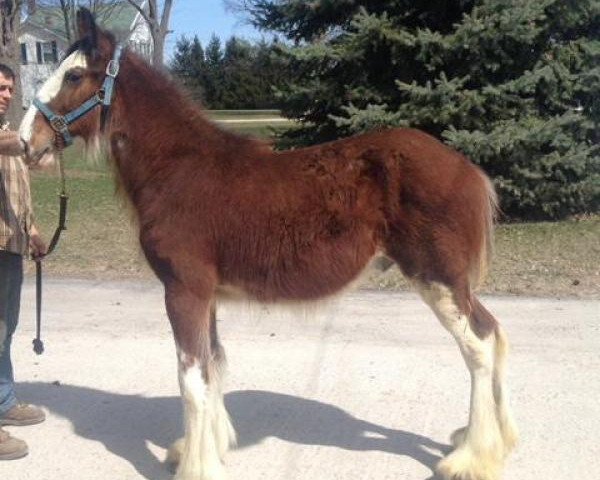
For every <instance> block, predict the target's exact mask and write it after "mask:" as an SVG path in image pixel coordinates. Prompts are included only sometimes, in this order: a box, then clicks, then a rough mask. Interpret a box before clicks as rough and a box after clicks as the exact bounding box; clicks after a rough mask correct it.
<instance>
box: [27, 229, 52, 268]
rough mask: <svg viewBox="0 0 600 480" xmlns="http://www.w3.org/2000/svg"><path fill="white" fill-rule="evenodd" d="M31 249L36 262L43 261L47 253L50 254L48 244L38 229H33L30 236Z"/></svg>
mask: <svg viewBox="0 0 600 480" xmlns="http://www.w3.org/2000/svg"><path fill="white" fill-rule="evenodd" d="M29 248H30V250H31V256H32V257H33V259H34V260H41V259H42V258H43V257H44V255H46V253H48V247H47V246H46V242H44V239H43V238H42V237H41V235H40V233H39V232H38V230H37V228H35V227H32V228H31V233H30V235H29Z"/></svg>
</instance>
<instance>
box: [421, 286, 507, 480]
mask: <svg viewBox="0 0 600 480" xmlns="http://www.w3.org/2000/svg"><path fill="white" fill-rule="evenodd" d="M465 284H466V282H465ZM418 287H419V293H420V294H421V296H422V297H423V299H424V300H425V302H426V303H427V304H428V305H429V306H430V307H431V308H432V309H433V311H434V312H435V314H436V315H437V317H438V318H439V319H440V321H441V323H442V324H443V325H444V327H445V328H446V329H447V330H448V331H449V332H450V333H451V334H452V336H453V337H454V338H455V339H456V341H457V343H458V346H459V348H460V351H461V353H462V355H463V358H464V360H465V362H466V364H467V367H468V369H469V372H470V374H471V405H470V414H469V422H468V425H467V427H466V428H465V429H463V430H459V431H458V432H456V433H455V435H454V441H455V443H456V449H455V450H454V451H453V452H452V453H451V454H450V455H449V456H447V457H446V458H444V459H443V460H442V461H441V462H440V463H439V464H438V467H437V469H438V472H439V473H440V474H441V475H442V477H443V478H444V479H451V480H496V479H498V478H499V475H500V469H501V466H502V462H503V459H504V456H505V454H506V453H508V450H509V449H510V448H511V447H512V446H513V445H514V443H515V441H516V430H515V429H514V424H513V422H512V418H511V416H510V412H509V410H508V405H507V402H506V397H505V393H504V388H503V364H504V357H505V355H506V341H505V338H504V334H503V333H502V331H501V329H500V326H499V324H498V322H497V321H496V320H495V319H494V317H492V316H491V314H489V312H487V311H486V310H485V309H483V307H482V306H481V304H480V303H479V301H478V300H477V299H475V298H474V297H473V296H472V295H470V293H469V289H468V287H465V288H451V287H448V286H446V285H443V284H442V283H437V282H430V283H419V284H418Z"/></svg>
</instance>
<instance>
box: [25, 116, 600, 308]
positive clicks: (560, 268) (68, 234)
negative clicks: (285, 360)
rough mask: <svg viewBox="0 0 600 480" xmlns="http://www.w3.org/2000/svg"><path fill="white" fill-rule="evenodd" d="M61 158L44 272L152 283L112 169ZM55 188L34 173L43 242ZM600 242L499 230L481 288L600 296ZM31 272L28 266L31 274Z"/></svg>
mask: <svg viewBox="0 0 600 480" xmlns="http://www.w3.org/2000/svg"><path fill="white" fill-rule="evenodd" d="M262 128H263V127H262V126H261V127H256V128H255V129H254V130H253V129H250V130H249V131H248V130H245V129H242V130H241V131H242V133H246V134H248V133H253V134H258V135H261V136H268V135H270V133H271V131H270V130H268V129H267V130H263V129H262ZM236 130H238V129H237V127H236ZM238 131H239V130H238ZM65 157H66V158H65V163H66V165H67V177H68V179H67V188H68V191H69V194H70V201H69V210H68V216H67V231H65V232H63V236H62V238H61V242H60V244H59V246H58V247H57V249H56V251H55V252H54V253H53V254H52V255H51V256H50V257H49V258H48V259H47V260H46V270H45V271H46V273H47V274H49V275H54V276H72V277H82V278H107V279H108V278H111V279H114V278H149V277H150V276H151V275H152V274H151V272H150V271H149V269H148V267H147V266H146V264H145V261H144V259H143V255H142V254H141V252H140V249H139V247H138V245H137V239H136V231H135V226H134V224H135V222H134V221H133V215H132V214H131V212H130V210H129V207H128V206H127V205H126V204H125V202H124V201H122V200H121V199H120V198H119V197H117V196H116V195H115V187H114V182H113V178H112V172H111V171H110V168H108V167H107V166H106V164H105V163H103V162H100V163H98V164H88V163H86V162H84V161H83V160H82V159H81V156H80V154H79V152H78V151H77V149H76V148H75V147H72V148H71V150H69V151H67V152H66V156H65ZM59 189H60V181H59V178H58V176H57V175H56V174H48V173H41V172H39V173H38V172H33V174H32V190H33V196H34V203H35V210H36V218H37V222H38V224H39V226H40V228H41V229H42V231H43V233H44V235H45V237H46V238H47V239H48V240H49V239H50V237H51V235H52V233H53V231H54V228H55V227H56V224H57V221H58V220H57V218H58V192H59ZM599 239H600V217H598V216H594V217H586V218H581V219H574V220H569V221H563V222H556V223H549V222H541V223H524V224H504V225H500V226H499V227H498V228H497V231H496V242H495V243H496V252H495V257H494V261H493V263H492V265H491V268H490V275H489V277H488V280H487V281H486V283H485V284H484V285H483V287H482V290H483V291H484V292H490V293H505V294H522V295H549V296H575V297H587V298H590V297H595V298H600V242H599ZM31 270H32V267H31V265H30V266H29V267H28V273H30V272H31ZM367 286H369V287H372V288H381V289H403V288H406V287H407V285H406V283H405V282H404V280H403V279H402V276H401V275H400V273H399V272H398V271H397V270H396V269H391V270H390V271H388V272H385V273H384V274H379V273H378V274H373V275H372V276H371V277H370V278H369V279H368V281H367Z"/></svg>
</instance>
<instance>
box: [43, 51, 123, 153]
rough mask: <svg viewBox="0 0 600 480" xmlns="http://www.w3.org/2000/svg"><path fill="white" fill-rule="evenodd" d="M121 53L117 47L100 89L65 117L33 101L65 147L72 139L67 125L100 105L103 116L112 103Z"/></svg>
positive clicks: (45, 105)
mask: <svg viewBox="0 0 600 480" xmlns="http://www.w3.org/2000/svg"><path fill="white" fill-rule="evenodd" d="M122 51H123V47H122V46H121V45H117V47H116V48H115V52H114V54H113V58H112V60H111V61H110V62H108V65H107V66H106V77H104V82H103V83H102V87H101V88H100V90H98V91H97V92H96V93H95V94H94V95H93V96H92V97H91V98H90V99H89V100H87V101H85V102H84V103H82V104H81V105H80V106H79V107H77V108H76V109H75V110H72V111H70V112H69V113H67V114H65V115H57V114H56V113H54V112H53V111H52V110H51V109H50V107H49V106H48V105H47V104H45V103H42V101H41V100H39V99H38V98H35V99H34V100H33V105H35V107H36V108H37V109H38V110H39V111H40V112H41V113H42V115H44V117H46V119H47V120H48V122H49V123H50V126H51V127H52V129H53V130H54V131H55V132H56V133H58V134H60V135H61V136H62V138H63V140H64V142H65V146H67V147H68V146H69V145H71V144H72V143H73V137H72V136H71V132H69V125H71V124H72V123H73V122H74V121H75V120H77V119H79V118H81V117H83V116H84V115H85V114H86V113H88V112H89V111H90V110H92V109H93V108H95V107H96V106H98V105H102V112H103V116H104V115H105V114H106V112H107V111H108V107H110V103H111V101H112V96H113V90H114V86H115V79H116V78H117V75H118V74H119V61H120V59H121V53H122Z"/></svg>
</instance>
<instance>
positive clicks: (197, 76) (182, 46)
mask: <svg viewBox="0 0 600 480" xmlns="http://www.w3.org/2000/svg"><path fill="white" fill-rule="evenodd" d="M170 67H171V71H172V72H173V74H175V75H176V76H177V77H179V79H180V80H181V81H182V83H183V85H184V86H185V87H186V88H187V89H188V90H189V91H190V92H191V93H192V98H194V99H195V100H198V101H201V102H202V101H203V100H204V97H205V94H204V83H205V75H206V73H205V72H206V62H205V60H204V49H203V48H202V44H201V43H200V40H199V39H198V36H197V35H195V36H194V39H193V40H189V39H188V38H186V37H181V38H180V39H179V40H177V43H176V45H175V53H174V54H173V60H172V61H171V66H170Z"/></svg>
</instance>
